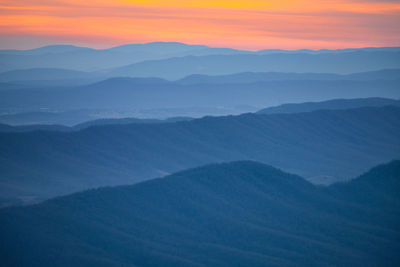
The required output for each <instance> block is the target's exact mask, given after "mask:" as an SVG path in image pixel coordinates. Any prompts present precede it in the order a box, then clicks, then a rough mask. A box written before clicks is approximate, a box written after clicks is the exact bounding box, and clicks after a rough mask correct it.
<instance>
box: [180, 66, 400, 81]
mask: <svg viewBox="0 0 400 267" xmlns="http://www.w3.org/2000/svg"><path fill="white" fill-rule="evenodd" d="M284 80H311V81H314V80H318V81H319V80H322V81H333V80H351V81H369V80H400V69H390V70H389V69H388V70H379V71H371V72H361V73H352V74H347V75H340V74H334V73H284V72H242V73H236V74H229V75H218V76H210V75H200V74H193V75H189V76H187V77H185V78H183V79H181V80H178V82H179V83H181V84H226V83H254V82H263V81H284Z"/></svg>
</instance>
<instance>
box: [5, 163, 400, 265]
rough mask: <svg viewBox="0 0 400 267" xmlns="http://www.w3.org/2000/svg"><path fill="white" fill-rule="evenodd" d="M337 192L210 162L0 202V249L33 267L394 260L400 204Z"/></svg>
mask: <svg viewBox="0 0 400 267" xmlns="http://www.w3.org/2000/svg"><path fill="white" fill-rule="evenodd" d="M393 165H395V166H397V167H396V168H395V169H396V170H397V172H395V173H392V174H393V176H394V177H397V178H398V179H399V178H400V173H399V172H398V170H400V167H399V166H400V161H393V162H392V163H390V164H389V165H384V166H383V168H386V169H387V168H388V166H389V168H390V166H393ZM381 169H382V168H381ZM367 174H368V173H367ZM356 179H358V178H356ZM397 185H398V184H397ZM347 186H350V187H351V186H352V184H350V183H349V184H347ZM398 189H399V188H398V187H397V190H398ZM339 196H340V195H331V194H330V192H328V191H326V189H325V188H320V187H316V186H314V185H312V184H310V183H308V182H307V181H305V180H304V179H303V178H301V177H299V176H296V175H292V174H288V173H284V172H282V171H280V170H277V169H275V168H273V167H270V166H267V165H265V164H260V163H257V162H253V161H238V162H231V163H223V164H212V165H207V166H203V167H199V168H195V169H191V170H187V171H183V172H179V173H177V174H173V175H170V176H167V177H165V178H160V179H155V180H151V181H147V182H143V183H140V184H136V185H133V186H119V187H112V188H101V189H93V190H89V191H86V192H81V193H76V194H73V195H70V196H66V197H59V198H56V199H53V200H49V201H46V202H44V203H42V204H38V205H34V206H29V207H23V208H6V209H2V210H0V218H1V219H2V221H3V223H2V224H1V225H0V233H1V234H2V236H3V242H0V255H2V258H3V260H4V262H5V263H8V264H10V265H16V264H19V265H23V264H27V263H29V264H30V265H31V266H47V265H49V264H50V265H54V264H56V265H57V266H70V265H71V264H74V263H75V264H77V263H79V264H80V265H82V266H93V265H97V266H99V265H101V266H103V265H104V266H120V265H138V266H149V265H151V266H167V265H168V266H169V265H171V266H172V265H173V266H204V265H207V266H210V265H212V266H243V265H251V266H266V265H268V266H282V265H285V266H298V265H299V264H300V265H307V266H317V265H319V264H320V263H321V262H324V263H328V264H332V265H338V266H345V265H346V266H347V265H349V264H351V265H353V266H375V265H376V264H385V266H396V264H397V263H398V262H399V261H400V258H399V256H398V254H397V253H396V250H397V249H398V243H397V239H398V237H399V236H400V234H399V232H400V231H399V226H398V224H397V223H396V222H398V220H399V219H400V217H399V213H398V208H397V209H395V210H396V211H397V213H391V212H390V211H391V210H389V211H388V210H386V209H380V208H381V207H382V205H379V204H378V205H376V206H372V207H371V206H368V205H360V204H357V203H358V202H357V201H356V205H353V204H351V203H349V202H347V199H346V198H342V197H339ZM334 197H336V198H334ZM337 197H339V198H337ZM395 200H396V201H399V196H398V195H397V197H396V199H395ZM377 203H379V201H378V202H377ZM378 215H379V216H378ZM26 221H29V222H30V223H29V224H27V223H24V222H26ZM26 233H30V234H29V235H26V237H25V238H24V239H23V240H22V239H20V238H18V236H21V235H22V236H25V234H26ZM4 242H5V243H4ZM82 248H85V250H84V251H85V253H82V252H81V251H82V250H81V249H82ZM143 248H145V249H143ZM22 252H23V253H22Z"/></svg>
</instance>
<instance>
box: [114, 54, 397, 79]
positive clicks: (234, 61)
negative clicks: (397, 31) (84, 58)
mask: <svg viewBox="0 0 400 267" xmlns="http://www.w3.org/2000/svg"><path fill="white" fill-rule="evenodd" d="M399 62H400V52H387V51H375V52H363V51H356V52H348V53H339V54H337V53H328V54H307V53H298V54H283V53H277V54H269V55H254V54H253V55H248V54H239V55H208V56H197V57H196V56H187V57H176V58H169V59H163V60H152V61H150V60H149V61H144V62H139V63H135V64H131V65H128V66H124V67H119V68H115V69H113V70H112V71H111V72H110V74H111V75H112V76H132V77H160V78H164V79H169V80H176V79H181V78H184V77H185V76H188V75H191V74H206V75H226V74H232V73H239V72H299V70H301V72H315V73H340V74H349V73H354V72H366V71H376V70H380V69H396V68H400V63H399Z"/></svg>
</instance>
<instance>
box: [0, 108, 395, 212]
mask: <svg viewBox="0 0 400 267" xmlns="http://www.w3.org/2000/svg"><path fill="white" fill-rule="evenodd" d="M399 132H400V108H399V107H390V106H388V107H364V108H359V109H349V110H320V111H314V112H306V113H296V114H271V115H261V114H243V115H240V116H225V117H204V118H202V119H193V120H189V121H180V122H171V123H150V124H140V123H139V124H137V123H134V124H125V125H98V126H93V127H88V128H85V129H82V130H79V131H74V132H60V131H43V130H42V131H30V132H20V133H16V132H12V133H11V132H10V133H0V158H1V161H0V172H1V173H2V176H1V181H0V183H1V184H2V186H1V192H0V196H1V198H2V200H3V201H2V205H9V204H13V203H14V204H15V203H21V202H22V203H31V202H32V201H33V202H35V201H37V200H42V199H46V198H50V197H54V196H58V195H62V194H67V193H71V192H76V191H80V190H83V189H87V188H93V187H98V186H105V185H118V184H129V183H135V182H139V181H143V180H145V179H149V178H154V177H157V176H160V175H164V174H167V173H172V172H175V171H179V170H183V169H186V168H191V167H195V166H199V165H202V164H207V163H213V162H223V161H233V160H244V159H250V160H257V161H260V162H264V163H268V164H271V165H273V166H277V167H279V168H282V169H284V170H286V171H290V172H293V173H296V174H299V175H302V176H304V177H306V178H307V179H308V180H309V181H313V182H314V183H322V184H329V183H332V182H334V181H338V180H347V179H350V178H351V177H354V176H355V175H357V174H358V173H361V172H362V171H365V170H366V169H367V168H369V167H370V166H373V165H376V164H379V163H382V162H385V161H389V160H392V159H395V158H399V157H400V146H399V144H400V136H399V134H398V133H399ZM354 159H357V160H354Z"/></svg>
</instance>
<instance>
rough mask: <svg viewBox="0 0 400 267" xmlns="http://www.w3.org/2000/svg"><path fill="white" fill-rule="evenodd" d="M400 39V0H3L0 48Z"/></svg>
mask: <svg viewBox="0 0 400 267" xmlns="http://www.w3.org/2000/svg"><path fill="white" fill-rule="evenodd" d="M152 41H177V42H185V43H190V44H206V45H210V46H215V47H233V48H244V49H251V50H257V49H263V48H281V49H299V48H310V49H320V48H345V47H364V46H400V0H386V1H385V0H384V1H381V0H347V1H345V0H308V1H305V0H280V1H264V0H243V1H226V0H222V1H218V0H216V1H208V0H202V1H200V0H173V1H168V0H138V1H132V0H113V1H110V0H92V1H90V0H88V1H82V0H80V1H78V0H0V48H32V47H37V46H42V45H47V44H55V43H57V44H61V43H64V44H77V45H85V46H91V47H97V48H103V47H110V46H114V45H120V44H126V43H144V42H152Z"/></svg>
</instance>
